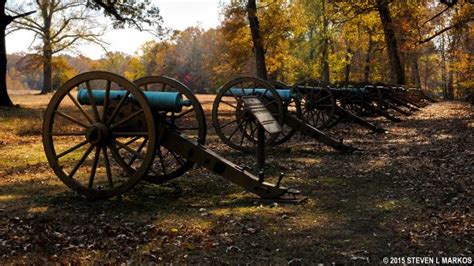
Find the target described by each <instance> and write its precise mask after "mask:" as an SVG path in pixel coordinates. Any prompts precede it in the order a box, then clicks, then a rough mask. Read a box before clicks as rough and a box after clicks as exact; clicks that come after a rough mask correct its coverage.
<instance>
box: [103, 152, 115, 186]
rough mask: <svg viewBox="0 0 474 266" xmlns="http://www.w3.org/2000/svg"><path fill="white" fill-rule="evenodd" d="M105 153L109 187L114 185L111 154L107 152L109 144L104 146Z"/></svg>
mask: <svg viewBox="0 0 474 266" xmlns="http://www.w3.org/2000/svg"><path fill="white" fill-rule="evenodd" d="M102 151H103V153H104V163H105V172H106V174H107V181H108V182H109V187H110V188H113V187H114V181H113V180H112V170H111V169H110V161H109V155H108V154H107V146H104V147H103V148H102Z"/></svg>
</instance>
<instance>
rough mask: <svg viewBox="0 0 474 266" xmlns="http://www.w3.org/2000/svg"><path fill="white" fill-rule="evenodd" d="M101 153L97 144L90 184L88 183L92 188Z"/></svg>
mask: <svg viewBox="0 0 474 266" xmlns="http://www.w3.org/2000/svg"><path fill="white" fill-rule="evenodd" d="M99 155H100V147H99V146H97V147H96V148H95V155H94V161H93V162H92V168H91V174H90V176H89V185H88V187H89V188H92V185H93V184H94V178H95V174H96V172H97V165H98V163H99Z"/></svg>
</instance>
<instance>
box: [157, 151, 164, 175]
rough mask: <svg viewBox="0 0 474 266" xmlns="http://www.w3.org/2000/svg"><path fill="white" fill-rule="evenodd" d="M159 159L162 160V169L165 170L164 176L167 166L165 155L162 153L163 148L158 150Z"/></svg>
mask: <svg viewBox="0 0 474 266" xmlns="http://www.w3.org/2000/svg"><path fill="white" fill-rule="evenodd" d="M158 158H159V159H160V164H161V169H163V174H164V175H166V165H165V162H164V161H163V153H162V152H161V148H158Z"/></svg>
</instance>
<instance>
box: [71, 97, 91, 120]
mask: <svg viewBox="0 0 474 266" xmlns="http://www.w3.org/2000/svg"><path fill="white" fill-rule="evenodd" d="M67 96H68V97H69V98H70V99H71V101H72V102H73V103H74V105H75V106H76V107H77V109H79V111H81V113H82V115H84V117H85V118H86V119H87V121H89V123H91V124H92V123H94V122H92V118H91V117H90V116H89V115H88V114H87V113H86V111H85V110H84V108H82V106H81V104H79V102H78V101H77V100H76V98H74V97H72V95H71V93H70V92H68V93H67Z"/></svg>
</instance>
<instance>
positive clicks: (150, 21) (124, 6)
mask: <svg viewBox="0 0 474 266" xmlns="http://www.w3.org/2000/svg"><path fill="white" fill-rule="evenodd" d="M36 2H48V0H36ZM81 3H82V2H81V1H76V4H81ZM5 4H6V0H0V12H1V13H0V43H1V45H0V106H12V105H13V103H12V102H11V100H10V98H9V97H8V91H7V87H6V70H7V68H6V64H7V59H6V50H5V35H6V33H5V31H6V28H7V26H8V25H9V24H10V23H12V22H13V21H14V20H15V19H17V18H22V17H25V16H27V15H29V14H32V13H31V12H28V13H24V14H18V15H15V16H10V15H8V14H6V13H5V8H6V6H5ZM85 6H86V7H87V8H89V9H92V10H97V11H99V10H102V11H103V12H104V14H105V15H106V16H109V17H112V18H113V22H114V24H113V25H114V27H116V28H119V27H123V26H124V25H126V24H130V25H133V26H135V27H136V28H138V29H140V30H147V31H149V32H152V33H154V34H155V35H158V36H160V35H163V34H164V29H163V28H162V27H161V24H162V23H161V22H162V18H161V16H160V15H159V9H158V8H157V7H156V6H154V5H150V4H149V3H148V1H130V2H125V1H123V2H122V1H102V0H87V1H86V2H85ZM144 25H145V26H149V27H151V28H148V29H146V28H145V27H144Z"/></svg>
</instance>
